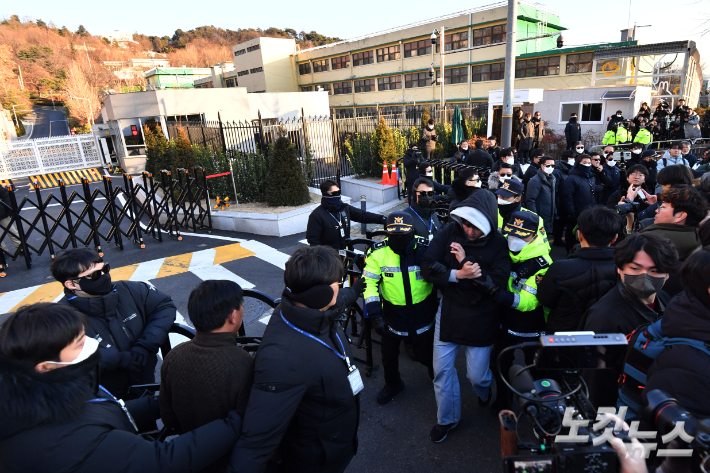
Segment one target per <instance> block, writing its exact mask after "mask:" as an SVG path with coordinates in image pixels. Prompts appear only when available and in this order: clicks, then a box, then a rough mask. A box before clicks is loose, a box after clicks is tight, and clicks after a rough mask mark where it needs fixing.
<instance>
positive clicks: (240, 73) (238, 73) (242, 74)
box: [237, 71, 249, 77]
mask: <svg viewBox="0 0 710 473" xmlns="http://www.w3.org/2000/svg"><path fill="white" fill-rule="evenodd" d="M246 75H249V71H239V72H237V77H241V76H246Z"/></svg>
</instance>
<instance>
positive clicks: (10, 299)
mask: <svg viewBox="0 0 710 473" xmlns="http://www.w3.org/2000/svg"><path fill="white" fill-rule="evenodd" d="M38 287H40V286H32V287H26V288H24V289H18V290H16V291H11V292H8V293H5V294H3V295H2V296H0V314H6V313H8V312H10V311H11V310H12V308H13V307H15V306H16V305H17V304H19V303H20V302H22V301H23V300H24V299H25V297H27V296H29V295H30V294H32V293H33V292H35V291H36V290H37V288H38Z"/></svg>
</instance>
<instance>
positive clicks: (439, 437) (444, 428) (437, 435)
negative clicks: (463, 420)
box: [429, 422, 459, 443]
mask: <svg viewBox="0 0 710 473" xmlns="http://www.w3.org/2000/svg"><path fill="white" fill-rule="evenodd" d="M457 425H459V423H458V422H454V423H453V424H448V425H440V424H436V425H435V426H434V428H433V429H431V433H430V434H429V438H430V439H431V441H432V442H435V443H439V442H443V441H444V440H445V439H446V436H447V435H449V430H451V429H453V428H454V427H456V426H457Z"/></svg>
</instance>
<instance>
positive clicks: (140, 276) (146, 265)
mask: <svg viewBox="0 0 710 473" xmlns="http://www.w3.org/2000/svg"><path fill="white" fill-rule="evenodd" d="M163 262H165V258H160V259H154V260H151V261H144V262H143V263H141V264H139V265H138V268H137V269H136V270H135V272H134V273H133V274H132V275H131V278H130V279H129V281H150V280H151V279H155V278H156V277H157V276H158V273H159V272H160V268H161V267H162V266H163Z"/></svg>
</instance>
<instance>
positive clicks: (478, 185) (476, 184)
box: [473, 181, 483, 187]
mask: <svg viewBox="0 0 710 473" xmlns="http://www.w3.org/2000/svg"><path fill="white" fill-rule="evenodd" d="M481 184H483V183H482V182H481V181H478V182H477V183H475V184H474V185H473V187H481Z"/></svg>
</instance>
